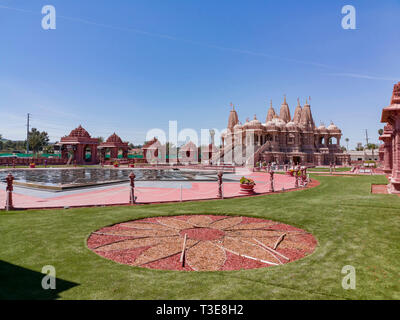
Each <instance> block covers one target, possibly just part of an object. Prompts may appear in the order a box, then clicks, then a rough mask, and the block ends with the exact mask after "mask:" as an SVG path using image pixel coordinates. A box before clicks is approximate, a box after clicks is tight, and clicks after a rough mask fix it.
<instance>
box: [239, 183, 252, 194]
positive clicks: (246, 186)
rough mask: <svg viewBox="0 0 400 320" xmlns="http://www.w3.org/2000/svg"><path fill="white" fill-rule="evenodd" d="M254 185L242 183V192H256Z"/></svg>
mask: <svg viewBox="0 0 400 320" xmlns="http://www.w3.org/2000/svg"><path fill="white" fill-rule="evenodd" d="M254 186H255V184H240V194H244V195H250V194H254Z"/></svg>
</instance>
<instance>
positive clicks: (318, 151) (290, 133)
mask: <svg viewBox="0 0 400 320" xmlns="http://www.w3.org/2000/svg"><path fill="white" fill-rule="evenodd" d="M227 129H228V130H227V132H226V133H224V134H223V135H222V151H221V155H222V157H221V160H222V159H225V161H226V158H229V157H227V154H228V153H232V154H236V156H233V155H232V156H231V159H232V162H233V163H235V164H244V163H246V164H252V163H256V162H258V161H265V162H267V163H268V162H276V163H279V164H295V163H301V164H314V165H329V164H331V163H332V164H337V165H347V164H349V163H350V157H349V155H348V154H347V153H343V151H342V150H341V147H340V139H341V136H342V132H341V130H340V129H339V128H338V127H337V126H336V125H334V124H333V123H331V124H330V125H329V126H328V127H325V126H324V125H323V124H321V125H320V126H319V127H316V126H315V124H314V120H313V117H312V113H311V106H310V104H309V103H308V101H306V103H305V105H304V106H303V107H302V106H301V105H300V101H299V100H298V104H297V107H296V108H295V111H294V116H293V118H292V117H291V115H290V109H289V106H288V104H287V102H286V97H285V99H284V101H283V103H282V105H281V108H280V112H279V115H277V113H276V112H275V109H274V108H273V106H272V102H271V106H270V108H269V110H268V112H267V117H266V119H265V122H264V123H262V122H261V121H259V120H258V119H257V117H256V116H254V119H253V120H251V121H249V119H247V121H246V122H245V123H244V124H241V123H240V122H239V118H238V115H237V112H236V110H235V109H234V107H233V106H232V110H231V111H230V114H229V119H228V128H227ZM236 149H239V150H240V151H239V156H237V150H236ZM250 150H251V151H250ZM249 151H250V152H249ZM240 155H242V157H240ZM240 158H242V159H244V161H242V163H240ZM238 159H239V160H238Z"/></svg>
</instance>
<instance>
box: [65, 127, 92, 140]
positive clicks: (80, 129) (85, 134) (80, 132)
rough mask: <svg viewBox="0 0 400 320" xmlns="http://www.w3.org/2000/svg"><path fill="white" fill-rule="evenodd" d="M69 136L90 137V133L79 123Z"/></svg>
mask: <svg viewBox="0 0 400 320" xmlns="http://www.w3.org/2000/svg"><path fill="white" fill-rule="evenodd" d="M69 136H70V137H79V138H90V134H89V133H88V132H87V131H86V130H85V129H84V128H83V127H82V126H81V125H79V127H78V128H76V129H74V130H72V131H71V133H70V134H69Z"/></svg>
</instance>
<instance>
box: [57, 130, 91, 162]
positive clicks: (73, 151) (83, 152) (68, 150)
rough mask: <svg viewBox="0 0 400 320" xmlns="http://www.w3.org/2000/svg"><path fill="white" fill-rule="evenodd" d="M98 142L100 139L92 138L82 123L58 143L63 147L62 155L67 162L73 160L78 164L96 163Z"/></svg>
mask: <svg viewBox="0 0 400 320" xmlns="http://www.w3.org/2000/svg"><path fill="white" fill-rule="evenodd" d="M98 144H99V142H98V140H97V139H96V138H92V137H91V136H90V134H89V133H88V132H87V131H86V130H85V129H84V128H83V127H82V126H81V125H79V127H78V128H76V129H74V130H72V131H71V133H70V134H69V135H68V136H65V137H62V138H61V140H60V142H59V143H58V145H59V146H60V147H61V157H62V158H63V159H64V160H66V161H67V163H71V162H72V161H73V162H74V163H76V164H96V163H97V162H98V160H97V145H98Z"/></svg>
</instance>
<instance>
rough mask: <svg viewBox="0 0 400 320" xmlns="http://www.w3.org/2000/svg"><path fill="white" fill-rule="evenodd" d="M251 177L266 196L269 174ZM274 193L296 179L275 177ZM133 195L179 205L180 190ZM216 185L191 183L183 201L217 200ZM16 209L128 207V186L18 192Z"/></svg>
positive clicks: (234, 190)
mask: <svg viewBox="0 0 400 320" xmlns="http://www.w3.org/2000/svg"><path fill="white" fill-rule="evenodd" d="M246 177H250V178H252V179H254V180H256V181H264V182H258V183H257V184H256V186H255V189H254V190H255V192H256V193H267V192H269V191H270V189H269V188H270V183H269V174H266V173H260V172H256V173H251V174H247V175H246ZM274 180H275V191H281V190H282V188H284V189H292V188H294V184H295V178H293V177H290V176H286V175H281V174H275V176H274ZM223 190H224V197H235V196H239V195H240V194H239V191H240V186H239V182H224V184H223ZM135 195H136V196H137V202H138V203H152V202H167V201H180V200H181V190H180V188H150V187H136V188H135ZM217 195H218V184H217V182H193V183H192V187H191V188H182V200H183V201H187V200H201V199H213V198H217ZM5 199H6V192H5V190H0V208H4V206H5ZM13 200H14V206H15V208H56V207H74V206H101V205H116V204H128V202H129V186H126V185H125V186H118V187H115V186H114V187H110V188H106V189H101V190H82V192H80V193H76V194H69V195H61V196H57V195H55V197H52V198H40V197H33V196H28V195H23V194H20V193H18V192H14V193H13Z"/></svg>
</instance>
